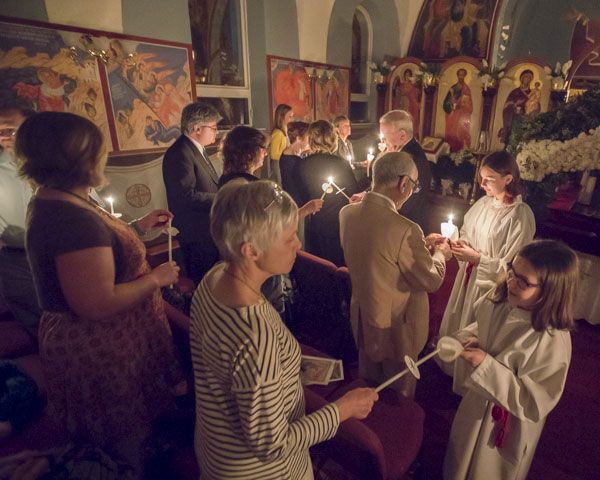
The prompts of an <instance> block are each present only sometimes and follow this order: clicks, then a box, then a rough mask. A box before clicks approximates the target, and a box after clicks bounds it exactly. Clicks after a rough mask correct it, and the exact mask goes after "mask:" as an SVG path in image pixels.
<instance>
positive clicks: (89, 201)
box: [53, 187, 100, 208]
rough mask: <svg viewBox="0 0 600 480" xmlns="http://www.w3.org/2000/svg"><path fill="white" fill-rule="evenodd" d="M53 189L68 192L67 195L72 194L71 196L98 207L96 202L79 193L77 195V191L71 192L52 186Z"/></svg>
mask: <svg viewBox="0 0 600 480" xmlns="http://www.w3.org/2000/svg"><path fill="white" fill-rule="evenodd" d="M53 189H54V190H58V191H59V192H63V193H68V194H69V195H72V196H73V197H76V198H78V199H79V200H81V201H83V202H85V203H87V204H88V205H91V206H92V207H94V208H98V207H100V205H98V204H97V203H96V202H92V201H91V200H90V199H89V197H88V198H85V197H82V196H81V195H78V194H77V193H74V192H71V191H70V190H67V189H66V188H58V187H53Z"/></svg>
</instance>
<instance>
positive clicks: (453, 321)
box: [440, 195, 535, 373]
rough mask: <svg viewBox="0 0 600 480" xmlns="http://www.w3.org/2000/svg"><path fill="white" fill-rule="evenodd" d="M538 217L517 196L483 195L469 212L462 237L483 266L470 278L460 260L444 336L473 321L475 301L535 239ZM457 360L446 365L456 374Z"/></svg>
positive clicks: (467, 264)
mask: <svg viewBox="0 0 600 480" xmlns="http://www.w3.org/2000/svg"><path fill="white" fill-rule="evenodd" d="M534 234H535V218H534V216H533V212H532V211H531V208H529V205H527V204H526V203H523V201H522V199H521V196H520V195H519V196H517V197H516V198H515V199H514V201H513V203H510V204H507V203H502V202H501V201H499V200H497V199H496V198H494V197H487V196H486V197H482V198H480V199H479V200H478V201H477V202H476V203H475V205H473V206H472V207H471V208H470V209H469V211H468V212H467V213H466V214H465V219H464V222H463V226H462V228H461V229H460V239H461V240H464V241H465V242H466V243H467V244H468V245H470V246H471V247H472V248H474V249H475V250H477V251H479V252H481V258H480V260H479V265H474V266H473V270H472V272H471V275H470V277H469V278H468V280H467V282H466V283H467V284H466V286H465V279H466V278H467V267H468V266H469V263H468V262H459V263H460V266H459V270H458V273H457V274H456V279H455V281H454V286H453V287H452V293H451V294H450V299H449V300H448V305H447V306H446V311H445V312H444V317H443V319H442V325H441V326H440V337H441V336H444V335H451V334H452V333H453V332H455V331H457V330H459V329H461V328H464V327H466V326H467V325H468V324H469V322H471V321H472V320H470V319H471V311H472V308H473V304H474V303H475V302H476V301H477V300H478V299H479V298H481V297H483V296H484V295H485V294H486V293H487V292H489V291H490V290H491V289H492V288H494V287H495V286H496V284H498V283H499V282H501V281H502V280H503V279H504V275H505V273H506V264H507V263H508V262H510V261H512V260H513V259H514V257H515V255H516V254H517V252H518V251H519V250H520V249H521V247H522V246H523V245H526V244H527V243H529V242H531V241H532V240H533V235H534ZM452 365H453V363H448V364H444V365H442V368H443V369H444V371H446V373H452Z"/></svg>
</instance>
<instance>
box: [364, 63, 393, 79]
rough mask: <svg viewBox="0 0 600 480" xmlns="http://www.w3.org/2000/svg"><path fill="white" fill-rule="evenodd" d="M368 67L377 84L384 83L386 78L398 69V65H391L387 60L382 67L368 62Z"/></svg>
mask: <svg viewBox="0 0 600 480" xmlns="http://www.w3.org/2000/svg"><path fill="white" fill-rule="evenodd" d="M367 66H368V67H369V68H370V69H371V71H372V72H373V81H374V82H375V83H383V81H384V79H385V77H387V76H388V74H389V73H390V72H391V71H392V70H394V69H395V68H396V65H390V64H389V63H388V61H387V60H384V61H383V63H382V64H381V67H379V66H377V64H376V63H375V62H367Z"/></svg>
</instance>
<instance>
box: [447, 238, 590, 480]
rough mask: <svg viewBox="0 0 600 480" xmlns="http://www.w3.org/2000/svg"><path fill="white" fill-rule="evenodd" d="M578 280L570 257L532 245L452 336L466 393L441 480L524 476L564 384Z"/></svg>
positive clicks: (553, 246) (547, 243)
mask: <svg viewBox="0 0 600 480" xmlns="http://www.w3.org/2000/svg"><path fill="white" fill-rule="evenodd" d="M577 278H578V266H577V256H576V255H575V253H574V252H573V251H572V250H570V249H569V248H568V247H566V246H565V245H563V244H562V243H560V242H556V241H554V240H541V241H537V242H532V243H530V244H529V245H526V246H525V247H524V248H523V249H522V250H521V251H520V252H519V253H518V255H517V257H516V258H515V261H514V262H513V263H512V264H509V270H508V280H507V282H505V283H504V284H503V285H501V286H499V287H498V288H497V289H496V290H494V291H493V292H491V293H490V294H489V295H487V296H486V297H484V298H482V299H480V300H479V301H478V302H477V305H476V306H475V308H474V316H475V318H476V322H475V323H472V324H470V325H469V326H468V327H466V328H465V329H463V330H461V331H459V332H457V333H455V335H454V336H455V337H457V338H458V339H459V340H460V341H461V343H463V345H464V346H465V350H464V351H463V353H462V354H461V357H462V358H460V359H459V363H458V364H457V371H458V370H461V369H462V368H464V370H465V373H466V375H465V378H466V380H465V386H466V387H467V388H468V392H467V393H466V395H465V396H464V398H463V399H462V401H461V403H460V406H459V407H458V411H457V413H456V416H455V418H454V422H453V424H452V430H451V432H450V441H449V443H448V448H447V450H446V457H445V459H444V479H445V480H453V479H456V480H464V479H473V480H477V479H494V480H496V479H498V480H508V479H510V480H519V479H525V478H526V477H527V472H528V471H529V466H530V465H531V461H532V459H533V454H534V452H535V447H536V445H537V442H538V440H539V437H540V434H541V432H542V428H543V427H544V423H545V421H546V416H547V415H548V413H550V411H551V410H552V409H553V408H554V407H555V406H556V404H557V403H558V401H559V399H560V397H561V395H562V392H563V388H564V385H565V380H566V377H567V371H568V369H569V364H570V361H571V337H570V334H569V330H570V329H572V327H573V305H574V297H575V291H576V284H577ZM455 380H456V378H455Z"/></svg>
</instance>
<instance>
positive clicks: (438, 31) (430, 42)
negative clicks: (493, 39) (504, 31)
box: [413, 0, 495, 58]
mask: <svg viewBox="0 0 600 480" xmlns="http://www.w3.org/2000/svg"><path fill="white" fill-rule="evenodd" d="M494 7H495V1H493V0H430V1H429V4H428V6H427V7H426V8H427V17H426V21H425V23H424V24H423V26H422V31H423V47H422V56H423V57H425V58H448V57H453V56H456V55H470V56H475V57H480V56H483V55H485V53H486V44H487V37H488V33H489V27H490V19H491V16H492V13H493V9H494ZM413 54H416V55H418V56H421V52H417V51H414V52H413Z"/></svg>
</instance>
